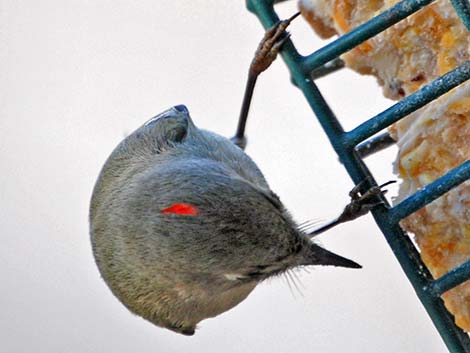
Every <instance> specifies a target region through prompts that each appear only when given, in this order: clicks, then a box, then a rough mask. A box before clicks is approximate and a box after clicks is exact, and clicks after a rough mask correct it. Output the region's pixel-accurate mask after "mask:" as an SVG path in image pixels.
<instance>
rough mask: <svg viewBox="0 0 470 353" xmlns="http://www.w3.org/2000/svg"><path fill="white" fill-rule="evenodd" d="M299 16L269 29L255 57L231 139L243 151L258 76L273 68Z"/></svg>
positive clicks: (297, 14) (298, 13)
mask: <svg viewBox="0 0 470 353" xmlns="http://www.w3.org/2000/svg"><path fill="white" fill-rule="evenodd" d="M299 15H300V12H297V13H296V14H295V15H293V16H292V17H290V18H288V19H287V20H282V21H279V22H277V23H276V24H275V25H274V26H272V27H271V28H270V29H268V30H267V31H266V33H265V34H264V37H263V39H262V40H261V42H260V44H259V46H258V49H256V52H255V56H254V58H253V60H252V62H251V65H250V69H249V71H248V79H247V81H246V87H245V94H244V95H243V102H242V107H241V109H240V116H239V118H238V126H237V131H236V133H235V136H234V137H232V138H231V140H232V142H233V143H234V144H236V145H237V146H238V147H240V148H241V149H245V147H246V137H245V127H246V121H247V118H248V112H249V110H250V104H251V100H252V98H253V92H254V90H255V85H256V80H257V79H258V76H259V75H260V74H261V73H262V72H263V71H265V70H266V69H267V68H268V67H269V66H271V64H272V63H273V61H274V60H275V59H276V57H277V54H278V52H279V50H280V49H281V47H282V45H283V44H284V43H285V42H286V41H287V40H288V39H289V37H290V34H289V33H287V32H286V28H287V27H288V26H289V25H290V23H291V22H292V21H293V20H294V19H295V18H296V17H297V16H299Z"/></svg>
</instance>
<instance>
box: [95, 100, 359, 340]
mask: <svg viewBox="0 0 470 353" xmlns="http://www.w3.org/2000/svg"><path fill="white" fill-rule="evenodd" d="M90 232H91V241H92V247H93V253H94V256H95V259H96V263H97V265H98V268H99V270H100V272H101V275H102V277H103V278H104V280H105V281H106V283H107V284H108V286H109V287H110V289H111V290H112V292H113V293H114V295H115V296H116V297H117V298H118V299H119V300H120V301H121V302H122V303H123V304H124V305H125V306H126V307H127V308H128V309H129V310H130V311H132V312H134V313H135V314H137V315H140V316H142V317H143V318H145V319H147V320H149V321H150V322H152V323H154V324H155V325H157V326H161V327H165V328H168V329H170V330H173V331H176V332H179V333H182V334H185V335H192V334H194V332H195V327H196V324H197V323H198V322H200V321H201V320H204V319H206V318H209V317H214V316H216V315H219V314H220V313H223V312H225V311H227V310H229V309H230V308H232V307H234V306H235V305H237V304H239V303H240V302H241V301H243V300H244V299H245V298H246V297H247V296H248V294H249V293H250V292H251V291H252V290H253V289H254V288H255V287H256V285H257V284H258V283H260V282H261V281H263V280H264V279H266V278H268V277H271V276H274V275H278V274H281V273H283V272H285V271H288V270H289V269H293V268H296V267H299V266H309V265H331V266H342V267H350V268H359V267H360V265H358V264H357V263H355V262H353V261H351V260H348V259H346V258H343V257H341V256H338V255H335V254H333V253H331V252H329V251H328V250H325V249H323V248H322V247H320V246H319V245H317V244H315V243H314V242H313V241H312V240H311V238H310V237H309V235H307V234H306V233H304V232H303V231H302V230H300V229H299V227H298V225H297V224H295V223H294V221H293V220H292V218H291V216H290V215H289V213H288V212H287V211H286V209H285V208H284V206H283V205H282V203H281V201H280V200H279V198H278V196H276V194H275V193H274V192H273V191H271V189H270V188H269V186H268V184H267V182H266V180H265V178H264V177H263V174H262V173H261V171H260V170H259V168H258V167H257V166H256V164H255V163H254V162H253V161H252V160H251V159H250V157H248V155H247V154H245V152H244V151H243V150H242V149H240V148H239V147H237V146H236V145H234V143H233V142H231V141H230V140H228V139H226V138H224V137H222V136H219V135H217V134H215V133H212V132H209V131H206V130H202V129H198V128H197V127H196V126H195V125H194V123H193V121H192V120H191V118H190V116H189V113H188V110H187V108H186V107H185V106H183V105H178V106H175V107H173V108H171V109H169V110H167V111H165V112H163V113H162V114H160V115H158V116H156V117H155V118H153V119H151V120H149V121H148V122H147V123H145V124H144V125H143V126H141V127H140V128H138V129H137V130H136V131H135V132H134V133H132V134H131V135H130V136H128V137H126V138H125V139H124V140H123V141H122V142H121V143H120V144H119V145H118V146H117V148H116V149H115V150H114V151H113V152H112V154H111V156H110V157H109V158H108V160H107V161H106V163H105V165H104V167H103V169H102V171H101V174H100V176H99V178H98V181H97V183H96V185H95V188H94V191H93V196H92V200H91V208H90Z"/></svg>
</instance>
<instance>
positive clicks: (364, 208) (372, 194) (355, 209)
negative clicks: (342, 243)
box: [309, 179, 395, 237]
mask: <svg viewBox="0 0 470 353" xmlns="http://www.w3.org/2000/svg"><path fill="white" fill-rule="evenodd" d="M367 180H368V179H364V180H363V181H362V182H360V183H359V184H357V185H356V186H355V187H354V188H353V189H352V190H351V191H350V192H349V196H350V197H351V202H350V203H349V204H347V205H346V207H345V208H344V210H343V212H342V213H341V214H340V215H339V217H338V218H336V219H335V220H333V221H331V222H329V223H327V224H325V225H324V226H321V227H320V228H318V229H316V230H314V231H312V232H311V233H309V235H310V236H311V237H314V236H316V235H318V234H320V233H323V232H325V231H327V230H328V229H330V228H333V227H335V226H337V225H338V224H341V223H344V222H349V221H352V220H354V219H356V218H359V217H361V216H364V215H365V214H367V213H368V212H369V211H370V210H372V209H373V208H374V207H375V206H379V205H382V204H383V203H384V202H383V201H381V200H380V199H378V198H377V196H380V195H384V194H385V193H386V192H387V190H382V188H384V187H385V186H387V185H390V184H392V183H395V180H391V181H388V182H386V183H384V184H382V185H378V186H377V185H376V186H372V187H371V188H370V189H368V190H367V191H366V192H365V193H363V194H362V195H361V194H360V192H359V190H360V189H361V187H362V186H363V184H364V183H365V182H366V181H367Z"/></svg>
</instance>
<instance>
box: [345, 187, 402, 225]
mask: <svg viewBox="0 0 470 353" xmlns="http://www.w3.org/2000/svg"><path fill="white" fill-rule="evenodd" d="M367 180H368V178H366V179H364V180H363V181H362V182H360V183H359V184H357V185H356V186H355V187H354V188H353V189H352V190H351V191H350V192H349V196H350V197H351V202H350V203H349V204H348V205H346V207H345V208H344V210H343V213H341V215H340V216H339V221H340V222H341V223H342V222H347V221H352V220H353V219H356V218H358V217H360V216H363V215H365V214H367V213H368V212H369V211H370V210H372V209H373V208H374V207H376V206H379V205H383V204H384V201H383V200H380V199H378V196H381V195H384V194H385V193H386V192H387V190H383V188H384V187H385V186H387V185H390V184H392V183H395V182H396V181H395V180H391V181H388V182H386V183H384V184H382V185H375V186H372V187H371V188H370V189H368V190H367V191H366V192H364V193H363V194H362V195H361V194H360V191H359V190H360V189H361V187H362V186H363V185H364V183H365V182H366V181H367Z"/></svg>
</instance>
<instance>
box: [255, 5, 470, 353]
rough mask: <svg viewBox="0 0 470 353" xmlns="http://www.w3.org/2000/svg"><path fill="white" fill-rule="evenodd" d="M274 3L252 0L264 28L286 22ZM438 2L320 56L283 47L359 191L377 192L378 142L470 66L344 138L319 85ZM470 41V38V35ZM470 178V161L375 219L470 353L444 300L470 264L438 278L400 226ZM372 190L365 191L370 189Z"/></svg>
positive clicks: (382, 22)
mask: <svg viewBox="0 0 470 353" xmlns="http://www.w3.org/2000/svg"><path fill="white" fill-rule="evenodd" d="M450 1H451V2H452V5H453V6H454V8H455V10H456V11H457V13H458V15H459V16H460V18H461V20H462V22H463V23H464V24H465V26H466V28H467V29H469V30H470V4H469V2H468V1H467V0H450ZM276 2H278V1H274V0H247V7H248V9H249V10H250V11H251V12H253V13H254V14H255V15H256V16H257V17H258V18H259V20H260V21H261V23H262V25H263V27H264V28H269V27H271V26H273V25H274V24H275V23H276V22H277V21H279V17H278V15H277V13H276V12H275V9H274V5H275V3H276ZM431 2H432V0H404V1H401V2H400V3H397V4H396V5H394V6H393V7H391V8H389V9H388V10H386V11H385V12H383V13H381V14H380V15H378V16H376V17H375V18H373V19H371V20H370V21H368V22H366V23H364V24H362V25H361V26H359V27H357V28H355V29H354V30H352V31H350V32H349V33H346V34H345V35H343V36H341V37H339V38H338V39H336V40H335V41H334V42H332V43H330V44H328V45H326V46H324V47H322V48H321V49H319V50H317V51H315V52H314V53H312V54H310V55H307V56H302V55H300V54H299V52H298V51H297V50H296V48H295V46H294V44H293V43H292V41H290V40H289V41H287V42H286V43H285V45H284V46H283V50H282V53H281V55H282V57H283V59H284V61H285V63H286V64H287V66H288V68H289V70H290V73H291V76H292V82H293V83H294V84H295V85H296V86H297V87H298V88H299V89H300V90H301V91H302V92H303V94H304V95H305V98H306V99H307V101H308V103H309V105H310V107H311V108H312V110H313V112H314V113H315V116H316V117H317V119H318V120H319V122H320V124H321V126H322V128H323V129H324V131H325V132H326V134H327V135H328V138H329V140H330V142H331V144H332V146H333V148H334V149H335V151H336V153H337V154H338V156H339V159H340V161H341V162H342V163H343V165H344V167H345V168H346V170H347V172H348V173H349V176H350V177H351V179H352V180H353V182H354V184H358V183H360V182H361V181H363V180H364V179H366V178H369V180H370V181H371V184H370V185H368V186H369V187H370V186H372V185H377V184H376V183H375V180H374V178H373V175H372V174H371V172H370V171H369V169H368V168H367V167H366V165H365V164H364V162H363V158H364V155H365V154H364V153H362V152H363V151H367V147H368V146H370V145H377V144H384V145H387V144H388V142H387V139H386V138H384V135H382V136H379V137H378V138H377V137H376V138H371V137H372V136H374V135H375V134H377V133H379V132H380V131H382V130H383V129H385V128H387V127H388V126H390V125H391V124H393V123H395V122H396V121H398V120H400V119H402V118H404V117H405V116H406V115H408V114H410V113H411V112H413V111H415V110H417V109H419V108H421V107H422V106H424V105H425V104H427V103H429V102H431V101H432V100H434V99H436V98H438V97H439V96H441V95H442V94H444V93H446V92H447V91H449V90H450V89H452V88H454V87H456V86H458V85H459V84H461V83H463V82H465V81H466V80H468V79H469V78H470V61H467V62H464V63H463V64H462V65H460V66H459V67H457V68H456V69H454V70H452V71H450V72H448V73H447V74H445V75H443V76H441V77H439V78H437V79H436V80H434V81H433V82H431V83H429V84H427V85H426V86H424V87H422V88H421V89H420V90H418V91H417V92H415V93H414V94H412V95H409V96H407V97H406V98H403V99H402V100H401V101H399V102H398V103H396V104H394V105H393V106H391V107H390V108H388V109H387V110H385V111H383V112H381V113H380V114H378V115H376V116H374V117H372V118H371V119H369V120H366V121H365V122H363V123H362V124H361V125H359V126H357V127H356V128H354V129H352V130H350V131H344V130H343V128H342V127H341V125H340V123H339V121H338V120H337V118H336V117H335V115H334V113H333V111H332V110H331V108H330V107H329V105H328V104H327V103H326V101H325V100H324V98H323V97H322V94H321V92H320V91H319V89H318V87H317V86H316V84H315V83H314V78H316V77H319V76H322V75H325V74H327V73H331V72H334V71H335V70H337V69H338V68H340V67H341V66H342V65H341V60H340V59H339V56H340V55H341V54H343V53H345V52H346V51H348V50H350V49H352V48H354V47H355V46H357V45H359V44H361V43H362V42H364V41H366V40H367V39H369V38H371V37H373V36H375V35H376V34H378V33H380V32H381V31H383V30H385V29H386V28H388V27H390V26H392V25H394V24H395V23H397V22H399V21H401V20H402V19H404V18H405V17H407V16H409V15H411V14H413V13H414V12H416V11H418V10H419V9H421V8H422V7H424V6H426V5H428V4H429V3H431ZM469 35H470V33H469ZM469 178H470V161H466V162H464V163H463V164H461V165H460V166H458V167H456V168H455V169H453V170H451V171H450V172H448V173H447V174H446V175H444V176H442V177H441V178H439V179H438V180H436V181H434V182H433V183H431V184H429V185H427V186H426V187H424V188H422V189H420V190H419V191H417V192H416V193H415V194H413V195H411V196H409V197H408V198H407V199H405V200H403V201H402V202H400V203H399V204H397V205H395V206H393V207H391V206H390V205H389V204H388V203H387V201H386V200H385V199H384V200H383V201H384V202H385V203H384V205H383V206H379V207H376V208H375V209H374V210H373V211H372V214H373V216H374V218H375V221H376V223H377V225H378V226H379V228H380V229H381V231H382V232H383V234H384V236H385V239H386V240H387V242H388V244H389V245H390V247H391V249H392V251H393V253H394V254H395V256H396V258H397V259H398V261H399V262H400V265H401V267H402V268H403V270H404V272H405V274H406V275H407V277H408V279H409V280H410V282H411V284H412V285H413V287H414V289H415V291H416V294H417V295H418V297H419V299H420V300H421V302H422V303H423V305H424V307H425V308H426V311H427V312H428V314H429V316H430V317H431V319H432V321H433V322H434V325H435V326H436V328H437V330H438V331H439V333H440V335H441V336H442V338H443V340H444V342H445V344H446V345H447V347H448V349H449V351H450V352H453V353H463V352H466V353H470V338H469V336H468V334H466V333H465V332H463V331H462V330H461V329H460V328H459V327H457V326H456V325H455V324H454V319H453V316H452V315H451V314H450V313H449V312H448V311H447V310H446V308H445V307H444V303H443V301H442V299H441V298H440V295H441V294H442V293H444V292H445V291H447V290H449V289H451V288H454V287H455V286H457V285H459V284H461V283H462V282H464V281H466V280H469V279H470V261H468V262H466V263H464V264H463V265H461V266H459V267H457V268H455V269H453V270H452V271H451V272H449V273H447V274H446V275H444V276H442V277H440V278H437V279H434V278H433V277H432V275H431V274H430V272H429V270H428V269H427V268H426V266H425V265H424V264H423V262H422V261H421V258H420V255H419V252H418V250H417V249H416V247H415V246H414V245H413V243H412V241H411V240H410V238H409V237H408V235H407V234H406V233H405V232H404V231H403V230H402V229H401V227H400V226H399V222H400V220H402V219H403V218H405V217H406V216H408V215H410V214H411V213H413V212H415V211H417V210H418V209H420V208H422V207H423V206H425V205H426V204H428V203H430V202H431V201H433V200H435V199H437V198H438V197H439V196H441V195H443V194H444V193H446V192H447V191H449V190H450V189H452V188H453V187H455V186H457V185H459V184H460V183H462V182H464V181H465V180H467V179H469ZM366 187H367V185H365V188H366Z"/></svg>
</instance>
